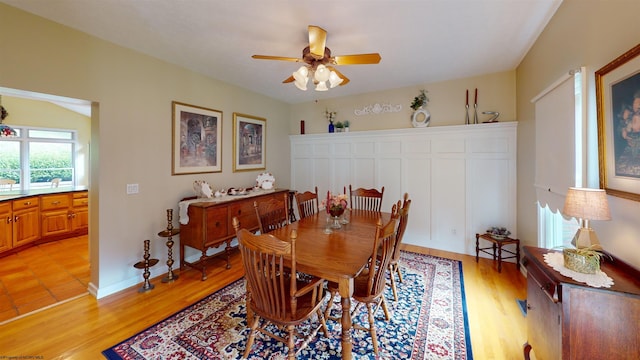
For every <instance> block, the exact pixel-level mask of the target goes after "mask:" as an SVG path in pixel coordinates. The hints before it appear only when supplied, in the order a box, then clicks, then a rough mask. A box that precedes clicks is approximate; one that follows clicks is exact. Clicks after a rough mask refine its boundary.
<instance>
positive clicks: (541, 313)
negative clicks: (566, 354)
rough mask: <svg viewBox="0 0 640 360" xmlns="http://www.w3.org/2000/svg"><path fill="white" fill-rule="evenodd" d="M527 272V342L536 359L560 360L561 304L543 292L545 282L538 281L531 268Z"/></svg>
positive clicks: (542, 280)
mask: <svg viewBox="0 0 640 360" xmlns="http://www.w3.org/2000/svg"><path fill="white" fill-rule="evenodd" d="M527 270H529V271H528V273H527V337H528V339H527V342H528V343H529V345H531V348H532V349H533V353H534V354H535V358H536V359H548V360H553V359H560V358H561V357H562V337H561V334H562V332H561V330H562V325H561V323H562V315H561V314H562V304H561V303H557V302H554V301H553V300H552V299H551V298H550V297H549V296H548V295H547V293H546V292H545V291H544V288H545V287H546V286H547V285H546V284H547V281H544V279H538V278H537V277H536V276H535V275H534V274H533V273H534V271H532V268H531V267H527ZM543 284H544V285H543Z"/></svg>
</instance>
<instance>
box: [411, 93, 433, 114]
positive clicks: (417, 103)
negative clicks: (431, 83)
mask: <svg viewBox="0 0 640 360" xmlns="http://www.w3.org/2000/svg"><path fill="white" fill-rule="evenodd" d="M428 102H429V98H428V97H427V91H426V90H425V89H422V90H420V93H419V94H418V96H416V97H414V98H413V101H412V102H411V108H412V109H413V110H418V109H419V108H420V107H422V106H427V103H428Z"/></svg>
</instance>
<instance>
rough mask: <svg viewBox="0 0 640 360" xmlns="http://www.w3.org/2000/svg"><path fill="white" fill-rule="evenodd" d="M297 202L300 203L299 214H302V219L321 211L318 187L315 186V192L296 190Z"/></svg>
mask: <svg viewBox="0 0 640 360" xmlns="http://www.w3.org/2000/svg"><path fill="white" fill-rule="evenodd" d="M296 202H297V203H298V214H300V219H304V218H306V217H308V216H311V215H314V214H317V213H318V212H319V211H320V210H319V203H318V187H317V186H316V187H315V191H314V192H311V191H305V192H303V193H299V192H297V191H296Z"/></svg>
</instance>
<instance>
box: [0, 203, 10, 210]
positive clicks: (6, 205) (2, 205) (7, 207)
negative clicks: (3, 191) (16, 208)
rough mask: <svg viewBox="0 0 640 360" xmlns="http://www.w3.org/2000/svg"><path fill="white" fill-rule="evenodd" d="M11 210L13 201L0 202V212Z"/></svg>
mask: <svg viewBox="0 0 640 360" xmlns="http://www.w3.org/2000/svg"><path fill="white" fill-rule="evenodd" d="M5 212H11V201H5V202H0V213H5Z"/></svg>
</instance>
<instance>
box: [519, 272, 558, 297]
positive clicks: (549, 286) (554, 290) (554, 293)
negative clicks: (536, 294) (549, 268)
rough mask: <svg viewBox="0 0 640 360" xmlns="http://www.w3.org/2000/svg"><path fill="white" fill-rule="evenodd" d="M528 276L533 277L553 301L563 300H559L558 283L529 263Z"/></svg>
mask: <svg viewBox="0 0 640 360" xmlns="http://www.w3.org/2000/svg"><path fill="white" fill-rule="evenodd" d="M527 275H528V276H529V277H531V278H532V279H533V280H534V281H535V282H536V283H537V285H538V286H540V289H542V291H544V293H545V294H546V295H547V296H548V297H549V298H550V299H551V300H552V301H553V302H558V301H560V300H561V299H559V298H558V296H559V293H558V285H559V284H558V283H557V282H555V281H554V280H553V279H551V278H550V277H549V276H548V275H547V274H546V273H545V272H544V271H542V270H541V269H540V268H538V267H537V266H535V265H532V264H531V263H529V264H528V265H527Z"/></svg>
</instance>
